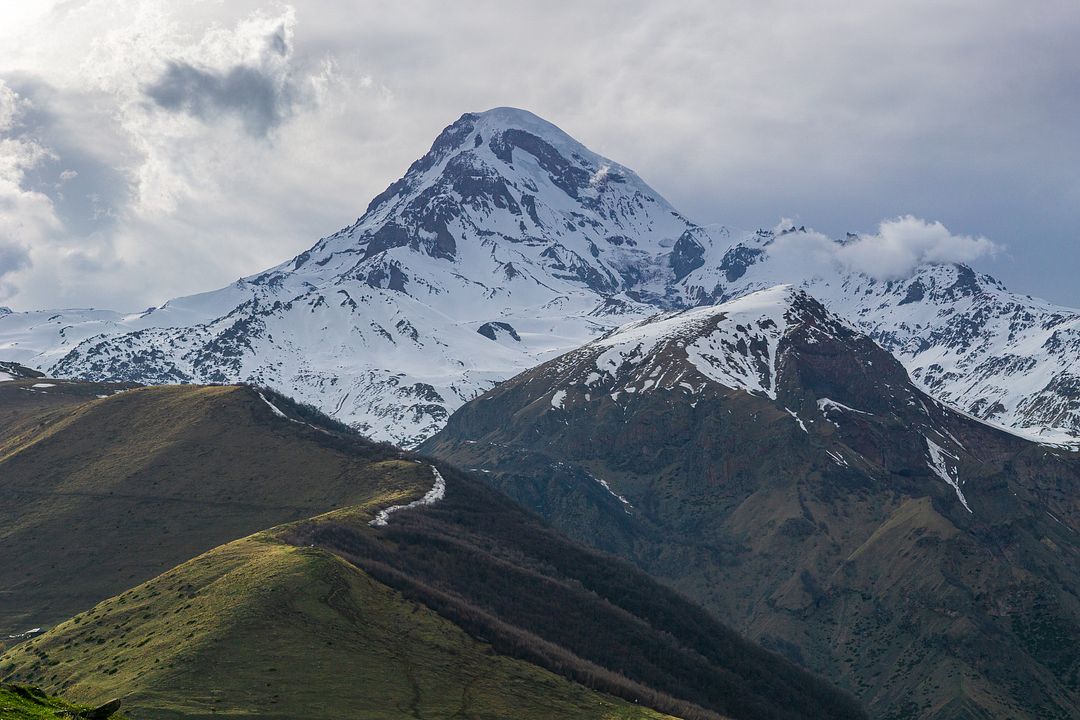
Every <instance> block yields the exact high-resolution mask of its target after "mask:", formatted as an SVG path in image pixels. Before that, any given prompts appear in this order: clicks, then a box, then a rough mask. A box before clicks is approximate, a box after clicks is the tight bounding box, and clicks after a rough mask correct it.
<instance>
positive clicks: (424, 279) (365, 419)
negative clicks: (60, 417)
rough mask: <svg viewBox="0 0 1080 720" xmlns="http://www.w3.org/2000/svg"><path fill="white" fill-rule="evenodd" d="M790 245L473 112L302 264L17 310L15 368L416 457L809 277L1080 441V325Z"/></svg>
mask: <svg viewBox="0 0 1080 720" xmlns="http://www.w3.org/2000/svg"><path fill="white" fill-rule="evenodd" d="M792 231H793V232H794V233H795V234H798V233H799V232H800V231H799V230H795V229H794V228H792ZM784 234H785V235H790V234H791V233H784ZM780 235H781V233H780V232H779V231H778V232H769V231H759V232H756V233H746V234H739V233H732V232H730V231H728V230H726V229H723V228H721V229H719V230H713V231H707V230H706V229H705V228H703V227H701V226H698V225H696V224H694V223H693V222H691V221H690V220H688V219H687V218H685V217H684V216H682V215H681V214H680V213H679V212H678V211H676V210H675V209H674V208H673V207H672V206H671V205H670V204H669V203H668V202H667V201H666V200H664V198H663V197H661V196H660V195H659V194H658V193H657V192H656V191H654V190H653V189H652V188H650V187H649V186H648V185H647V184H646V183H645V182H643V181H642V180H641V179H640V178H639V177H638V176H637V175H636V174H635V173H634V172H633V171H632V170H630V169H628V168H626V167H624V166H622V165H619V164H618V163H615V162H612V161H610V160H607V159H605V158H603V157H601V156H599V155H597V154H595V153H593V152H591V151H590V150H588V149H587V148H585V147H584V146H583V145H581V144H580V143H578V142H577V141H575V140H574V139H573V138H571V137H569V136H568V135H567V134H566V133H564V132H562V131H561V130H559V129H558V128H557V127H555V126H554V125H552V124H550V123H548V122H546V121H544V120H542V119H540V118H538V117H536V116H535V115H533V114H531V113H528V112H525V111H523V110H516V109H512V108H496V109H493V110H489V111H487V112H484V113H469V114H466V115H463V116H462V117H461V118H460V119H458V120H457V121H456V122H455V123H453V124H452V125H450V126H449V127H447V128H446V129H445V130H443V132H442V133H441V134H440V135H439V137H438V138H437V139H436V140H435V142H434V144H433V145H432V147H431V149H430V150H429V151H428V152H427V153H426V154H425V155H424V156H423V157H421V158H420V159H419V160H417V161H416V162H415V163H413V164H412V166H411V167H410V168H409V170H408V172H406V173H405V175H404V176H403V177H402V178H401V179H399V180H397V181H395V182H393V183H392V184H391V185H390V186H389V187H388V188H387V189H386V190H385V191H384V192H383V193H382V194H380V195H379V196H378V197H376V198H375V199H374V200H373V201H372V202H371V204H370V205H369V206H368V208H367V210H366V212H365V213H364V214H363V216H362V217H360V218H359V219H358V220H357V221H356V222H355V223H354V224H352V225H350V226H348V227H346V228H344V229H342V230H340V231H338V232H336V233H334V234H333V235H330V236H328V237H325V238H323V239H321V240H319V241H318V242H317V243H316V244H315V245H314V246H313V247H312V248H311V249H309V250H307V251H306V252H303V253H301V254H300V255H298V256H296V257H295V258H293V259H291V260H289V261H287V262H285V263H282V264H281V265H278V266H277V267H274V268H271V269H269V270H267V271H265V272H262V273H259V274H257V275H253V276H250V277H246V278H243V279H241V280H239V281H237V282H236V283H235V284H233V285H230V286H229V287H226V288H222V289H220V290H217V291H214V292H209V293H205V294H201V295H195V296H191V297H185V298H179V299H175V300H171V301H169V302H167V303H165V304H164V305H162V306H161V307H157V308H152V309H150V310H147V311H145V312H142V313H134V314H123V313H115V312H109V311H100V310H63V311H37V312H29V313H6V314H4V315H2V316H0V358H2V359H4V360H10V361H17V362H21V363H23V364H25V365H29V366H33V367H35V368H37V369H39V370H43V371H47V372H48V373H49V374H50V375H54V376H64V377H72V378H81V379H87V380H95V381H122V382H139V383H148V384H161V383H188V382H192V383H231V382H236V381H247V382H252V383H258V384H263V385H269V386H272V387H275V388H278V389H279V390H281V391H283V392H285V393H286V394H289V395H292V396H294V397H296V398H298V399H299V400H302V401H304V402H308V403H311V404H314V405H316V406H317V407H319V408H320V409H322V410H323V411H325V412H327V413H329V414H330V415H332V416H333V417H335V418H337V419H338V420H341V421H343V422H346V423H349V424H351V425H353V426H354V427H356V428H357V429H359V430H361V431H362V432H364V433H366V434H368V435H369V436H371V437H373V438H375V439H380V440H389V441H393V442H395V443H398V444H401V445H406V446H411V445H415V444H417V443H419V442H421V441H423V440H424V439H426V438H427V437H430V436H431V435H432V434H434V433H435V432H437V431H438V430H439V429H440V428H442V427H443V426H444V425H445V422H446V419H447V417H448V416H449V414H450V413H451V412H453V411H454V410H455V409H456V408H458V407H460V406H461V405H462V404H464V403H465V402H466V401H468V400H470V399H472V398H474V397H476V396H477V395H479V394H481V393H482V392H484V391H486V390H488V389H490V388H491V387H493V386H494V385H495V384H496V383H498V382H500V381H503V380H506V379H508V378H510V377H512V376H514V375H517V374H518V373H520V372H522V371H524V370H527V369H529V368H532V367H535V366H536V365H538V364H540V363H541V362H543V361H545V360H548V359H550V358H552V357H555V356H557V355H560V354H562V353H564V352H567V351H569V350H572V349H574V348H576V347H579V346H581V345H583V344H585V343H586V342H588V341H590V340H592V339H594V338H596V337H599V336H601V335H603V334H604V333H606V332H609V331H611V330H613V329H614V328H616V327H618V326H621V325H623V324H625V323H628V322H635V321H639V320H642V319H644V318H646V317H648V316H651V315H653V314H655V313H657V312H660V311H672V310H681V309H686V308H690V307H695V306H699V305H710V304H714V303H716V302H722V301H727V300H731V299H734V298H738V297H740V296H742V295H746V294H747V293H750V292H753V291H757V290H762V289H765V288H768V287H772V286H775V285H777V284H781V283H791V284H795V285H797V286H800V287H802V288H803V289H805V290H807V291H808V292H809V293H811V294H812V295H813V296H814V297H816V298H817V299H818V300H820V301H821V302H822V303H824V304H825V306H826V307H828V308H829V309H830V310H831V311H833V312H835V313H838V314H839V315H840V316H841V317H842V318H843V319H844V321H846V322H847V323H849V324H850V325H852V326H854V327H856V328H858V329H859V330H861V331H863V332H865V333H867V334H868V335H869V336H870V337H872V338H873V339H874V340H875V341H876V342H878V343H879V344H881V345H882V346H883V347H884V348H885V349H887V350H888V351H890V352H892V353H893V354H894V355H895V356H896V357H897V358H898V359H899V360H900V361H901V362H902V363H903V364H904V365H905V366H906V368H907V370H908V372H909V373H910V374H911V376H912V378H913V379H914V380H915V381H916V382H917V383H918V384H919V385H920V386H921V387H923V388H925V389H926V390H927V391H928V392H929V393H930V394H931V395H933V396H934V397H936V398H938V399H940V400H942V401H943V402H946V403H948V404H950V405H952V406H954V407H956V408H957V409H959V410H961V411H964V412H966V413H969V414H971V415H974V416H976V417H978V418H980V419H984V420H987V421H990V422H992V423H995V424H998V425H1001V426H1005V427H1008V428H1011V429H1013V430H1014V431H1016V432H1020V433H1022V434H1025V435H1027V436H1029V437H1035V438H1037V439H1039V440H1041V441H1044V442H1070V441H1072V440H1075V439H1076V438H1077V437H1078V436H1080V367H1078V362H1080V361H1078V360H1077V358H1078V357H1080V313H1078V312H1076V311H1072V310H1067V309H1064V308H1060V307H1055V306H1053V305H1050V304H1048V303H1045V302H1042V301H1038V300H1033V299H1030V298H1028V297H1023V296H1019V295H1016V294H1013V293H1010V292H1009V291H1007V290H1006V289H1005V288H1004V287H1003V286H1002V285H1001V284H1000V283H998V282H997V281H995V280H994V279H992V278H990V277H988V276H985V275H980V274H977V273H975V272H974V271H973V270H971V269H970V268H969V267H967V266H965V265H952V264H937V265H925V266H921V267H918V268H916V269H915V270H914V272H913V273H912V274H911V275H910V277H906V278H902V279H899V280H893V281H882V280H878V279H875V278H874V277H871V276H869V275H865V274H862V273H859V272H854V271H851V270H849V269H844V268H843V267H841V266H839V265H836V266H830V267H829V268H828V269H827V271H826V272H821V271H820V269H818V270H817V271H815V272H814V273H812V274H811V273H809V272H808V271H806V270H805V269H801V268H798V267H796V268H793V267H792V266H791V264H790V263H779V262H775V261H774V254H773V253H772V252H771V248H772V247H773V245H774V244H775V242H776V240H777V238H778V237H779V236H780ZM791 239H792V238H787V240H788V241H790V240H791Z"/></svg>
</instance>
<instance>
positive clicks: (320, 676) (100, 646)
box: [0, 534, 665, 720]
mask: <svg viewBox="0 0 1080 720" xmlns="http://www.w3.org/2000/svg"><path fill="white" fill-rule="evenodd" d="M14 668H17V669H18V676H19V677H20V678H21V679H24V680H26V681H29V682H35V683H39V684H42V685H45V686H46V687H49V688H53V689H56V690H62V691H63V692H64V694H65V695H66V696H68V697H72V698H76V699H80V700H87V701H99V700H100V699H102V698H106V697H112V696H114V695H120V694H124V693H128V696H127V697H125V699H124V704H125V706H127V707H131V708H134V709H135V710H136V711H137V714H138V716H139V717H147V718H181V717H182V718H202V717H210V716H212V715H222V714H225V715H229V714H244V715H254V716H257V717H262V718H282V719H285V718H290V719H291V718H299V717H303V718H341V717H354V718H373V719H375V718H378V719H383V718H385V719H386V720H390V719H392V718H394V719H396V718H401V717H470V718H506V717H516V718H550V717H566V718H578V717H580V718H610V719H612V720H614V719H616V718H627V719H629V718H641V719H643V720H644V719H652V718H661V717H665V716H662V715H660V714H659V713H656V712H653V711H651V710H647V709H643V708H638V707H634V706H632V705H630V704H628V703H626V702H623V701H619V700H616V699H614V698H610V697H607V696H604V695H601V694H599V693H595V692H592V691H590V690H587V689H586V688H584V687H582V686H580V685H576V684H574V683H572V682H569V681H568V680H565V679H563V678H561V677H559V676H557V675H554V674H553V673H550V672H548V671H545V670H542V669H540V668H537V667H535V666H533V665H530V664H528V663H525V662H521V661H518V660H513V659H511V658H507V657H504V656H500V655H498V654H495V653H494V652H492V651H491V649H490V648H489V647H488V646H486V645H485V644H483V643H480V642H478V641H476V640H474V639H472V638H471V637H469V636H468V635H467V634H466V633H464V632H463V631H462V630H461V629H459V628H458V627H456V626H454V625H453V624H452V623H450V622H448V621H447V620H445V619H443V618H441V617H439V616H438V615H436V614H435V613H434V612H432V611H430V610H428V609H427V608H425V607H423V606H420V605H417V604H415V603H412V602H409V601H406V600H405V599H403V598H402V597H401V596H400V594H398V593H396V592H394V591H393V590H390V589H389V588H387V587H386V586H384V585H382V584H380V583H377V582H375V581H374V580H372V579H371V578H370V577H368V576H367V575H365V574H364V573H363V572H361V571H359V570H358V569H356V568H355V567H353V566H351V565H349V564H347V563H345V562H344V561H342V560H340V559H339V558H337V557H336V556H334V555H332V554H330V553H327V552H325V551H323V550H319V549H317V548H297V547H292V546H289V545H285V544H283V543H281V542H279V541H277V540H275V539H273V538H272V537H271V536H270V535H268V534H259V535H256V536H253V537H249V538H245V539H242V540H239V541H235V542H233V543H230V544H228V545H225V546H223V547H220V548H216V549H214V550H212V551H210V552H209V553H206V554H204V555H202V556H200V557H198V558H196V559H194V560H191V561H189V562H187V563H184V564H183V565H181V566H179V567H177V568H175V569H173V570H170V571H169V572H167V573H165V574H164V575H162V576H160V577H158V578H155V579H153V580H151V581H149V582H147V583H144V584H142V585H140V586H138V587H136V588H133V589H132V590H129V591H128V592H125V593H123V594H122V595H119V596H117V597H115V598H111V599H109V600H106V601H105V602H103V603H101V604H99V605H98V606H96V607H95V608H93V609H92V610H90V611H89V612H87V613H83V614H81V615H78V616H76V617H75V618H73V619H72V620H70V621H68V622H66V623H64V624H62V625H60V626H59V627H57V628H56V629H54V630H53V632H51V633H49V634H47V635H44V636H42V637H39V638H36V639H34V640H31V641H29V642H26V643H23V644H22V645H19V646H17V647H15V648H13V649H12V650H11V651H10V652H9V653H8V654H7V655H5V656H3V657H2V658H0V675H2V674H5V673H9V672H12V670H13V669H14Z"/></svg>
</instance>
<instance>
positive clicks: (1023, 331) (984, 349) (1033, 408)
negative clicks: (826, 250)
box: [683, 228, 1080, 443]
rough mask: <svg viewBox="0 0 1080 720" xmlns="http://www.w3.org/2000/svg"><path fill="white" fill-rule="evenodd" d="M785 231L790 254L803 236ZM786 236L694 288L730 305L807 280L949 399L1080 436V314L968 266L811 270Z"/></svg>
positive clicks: (719, 255) (766, 238)
mask: <svg viewBox="0 0 1080 720" xmlns="http://www.w3.org/2000/svg"><path fill="white" fill-rule="evenodd" d="M784 234H785V235H786V236H787V237H786V240H787V241H788V245H789V247H790V246H791V243H792V242H798V241H799V238H800V235H802V234H803V231H800V230H796V229H795V228H791V229H790V230H787V231H786V232H785V233H784ZM776 239H777V235H776V234H775V233H773V232H768V231H758V232H756V233H753V234H746V235H744V236H743V237H741V238H740V239H739V240H738V241H736V242H734V243H733V244H732V245H731V247H729V248H728V249H727V250H725V251H722V252H720V251H714V252H716V255H715V256H714V257H713V258H710V262H709V263H708V264H707V265H706V266H705V267H703V268H702V269H701V270H700V271H699V272H697V273H695V274H693V275H692V276H690V277H688V278H686V279H685V280H683V284H684V285H693V286H694V287H693V288H690V289H689V291H694V292H703V293H705V292H706V291H705V290H704V288H705V287H708V291H707V294H708V295H709V296H710V297H713V298H715V299H716V300H719V301H723V300H726V299H730V298H733V297H739V296H741V295H743V294H746V293H749V292H754V291H755V290H759V289H761V288H767V287H771V286H773V285H776V284H777V283H795V284H797V285H798V286H799V287H801V288H803V289H805V290H806V291H807V292H809V293H810V294H812V295H813V296H814V297H815V298H817V299H819V300H821V301H822V302H823V303H824V304H825V305H826V306H827V307H828V308H829V309H830V310H831V311H833V312H835V313H837V314H839V315H840V316H842V317H843V318H845V319H846V320H847V321H849V322H851V323H852V324H853V325H854V326H855V327H857V328H859V329H860V330H862V331H863V332H866V333H867V334H868V335H869V336H870V337H872V338H873V339H874V340H875V341H877V342H878V343H879V344H880V345H881V346H882V347H884V348H885V349H886V350H888V351H889V352H891V353H892V354H893V355H895V356H896V357H897V358H898V359H899V360H900V361H901V362H902V363H903V364H904V365H905V367H906V368H907V370H908V372H909V373H910V374H911V377H912V378H913V379H914V380H915V381H916V382H917V383H918V384H919V385H920V386H921V387H923V388H924V389H926V390H927V391H928V392H929V393H930V394H931V395H933V396H934V397H936V398H938V399H939V400H941V401H943V402H945V403H947V404H949V405H951V406H953V407H955V408H957V409H959V410H961V411H963V412H966V413H968V414H970V415H972V416H974V417H977V418H979V419H981V420H984V421H987V422H989V423H991V424H994V425H996V426H999V427H1003V428H1009V429H1011V430H1014V431H1016V432H1018V433H1020V434H1021V435H1023V436H1024V437H1027V438H1030V439H1034V440H1037V441H1040V442H1047V443H1063V442H1067V443H1075V442H1076V441H1077V439H1078V438H1080V311H1077V310H1071V309H1068V308H1063V307H1060V306H1056V305H1053V304H1051V303H1048V302H1045V301H1043V300H1038V299H1034V298H1031V297H1028V296H1022V295H1018V294H1016V293H1013V292H1010V291H1009V290H1007V289H1006V288H1005V287H1004V286H1003V285H1002V284H1001V283H1000V282H999V281H997V280H995V279H994V278H992V277H990V276H989V275H985V274H982V273H977V272H975V271H974V270H972V269H971V268H970V267H968V266H967V265H964V264H927V265H922V266H920V267H918V268H916V269H915V271H914V272H913V273H912V274H911V276H910V277H906V278H903V279H899V280H891V281H889V280H878V279H875V278H873V277H870V276H868V275H865V274H862V273H858V272H852V271H849V270H845V269H844V268H842V267H840V266H839V265H831V266H828V265H815V266H814V272H813V273H807V272H806V271H805V270H804V269H802V268H793V267H792V266H791V264H790V263H787V262H784V261H782V260H780V259H778V258H777V257H776V256H775V255H774V253H772V252H771V250H772V247H773V245H774V243H775V241H776ZM838 242H842V241H838ZM687 291H688V289H687V288H683V292H687Z"/></svg>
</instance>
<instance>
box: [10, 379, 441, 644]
mask: <svg viewBox="0 0 1080 720" xmlns="http://www.w3.org/2000/svg"><path fill="white" fill-rule="evenodd" d="M48 383H50V384H53V387H50V388H45V389H41V390H34V391H30V390H27V389H24V388H23V387H19V386H18V385H19V384H17V383H11V382H9V383H2V384H0V408H7V409H8V412H9V413H10V414H11V415H12V417H9V418H8V421H7V422H6V423H2V421H0V423H2V424H0V567H2V568H4V576H5V582H4V583H3V587H2V589H0V637H3V636H6V635H9V634H13V633H17V632H21V631H23V630H26V629H28V628H31V627H38V626H43V627H48V626H50V625H52V624H54V623H56V622H58V621H60V620H63V619H66V618H68V617H70V616H71V615H73V614H75V613H76V612H79V611H82V610H86V609H87V608H89V607H91V606H92V605H94V604H95V603H97V602H99V601H100V600H103V599H105V598H107V597H109V596H111V595H114V594H116V593H119V592H122V591H123V590H125V589H127V588H129V587H131V586H132V585H135V584H137V583H140V582H143V581H145V580H148V579H149V578H151V577H154V576H155V575H157V574H159V573H161V572H163V571H165V570H167V569H169V568H170V567H172V566H174V565H177V564H178V563H181V562H183V561H185V560H188V559H189V558H192V557H194V556H196V555H198V554H199V553H202V552H205V551H207V550H209V549H211V548H213V547H215V546H217V545H220V544H222V543H224V542H228V541H230V540H234V539H236V538H240V537H243V536H246V535H249V534H251V533H253V532H256V531H258V530H261V529H264V528H267V527H271V526H273V525H277V524H280V523H282V522H287V521H290V520H298V519H301V518H306V517H310V516H312V515H316V514H318V513H321V512H325V511H327V510H331V509H333V508H335V507H342V506H346V505H351V504H356V503H359V502H363V501H364V500H366V499H368V498H369V497H370V496H371V495H372V493H373V492H374V493H386V492H391V493H392V492H393V490H394V488H399V489H400V488H404V487H410V486H411V485H410V483H411V482H413V479H412V475H413V474H414V472H415V471H414V470H413V469H412V468H411V467H409V466H407V465H404V464H400V463H398V464H396V465H395V464H394V463H395V462H396V460H395V458H396V457H397V455H398V454H399V453H398V452H397V451H394V450H391V449H386V448H378V447H375V446H370V445H368V444H363V445H361V444H358V443H356V442H349V441H347V440H344V439H342V437H339V436H335V435H330V434H327V433H325V432H320V431H318V430H316V429H314V428H312V427H309V426H307V425H303V424H299V423H293V422H289V421H286V420H283V419H281V418H279V417H277V416H276V415H275V414H274V412H273V410H272V409H271V408H270V407H268V406H267V405H266V404H265V403H264V402H263V401H262V400H261V399H260V398H259V396H258V395H257V394H255V393H254V392H252V391H250V390H248V389H246V388H238V387H154V388H138V389H132V390H127V391H126V392H122V393H120V394H116V395H112V394H111V393H112V392H113V391H115V390H116V388H114V387H110V386H100V385H94V384H90V385H86V384H82V383H67V382H63V381H53V380H49V381H48ZM21 384H23V385H25V383H21ZM98 395H106V397H103V398H98V397H97V396H98ZM278 402H279V403H280V402H281V400H278ZM382 460H385V461H388V462H390V463H391V464H390V465H379V464H378V462H379V461H382ZM399 474H400V477H399ZM375 476H377V477H378V478H379V481H378V483H373V482H371V479H372V478H373V477H375ZM424 481H425V482H426V478H424Z"/></svg>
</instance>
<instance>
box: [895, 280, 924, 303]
mask: <svg viewBox="0 0 1080 720" xmlns="http://www.w3.org/2000/svg"><path fill="white" fill-rule="evenodd" d="M924 297H926V288H925V287H924V286H923V284H922V283H921V282H919V281H918V280H916V281H915V282H913V283H911V284H910V285H908V289H907V294H906V295H904V299H903V300H901V301H900V302H899V304H900V305H909V304H911V303H914V302H919V301H920V300H922V299H923V298H924Z"/></svg>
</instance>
